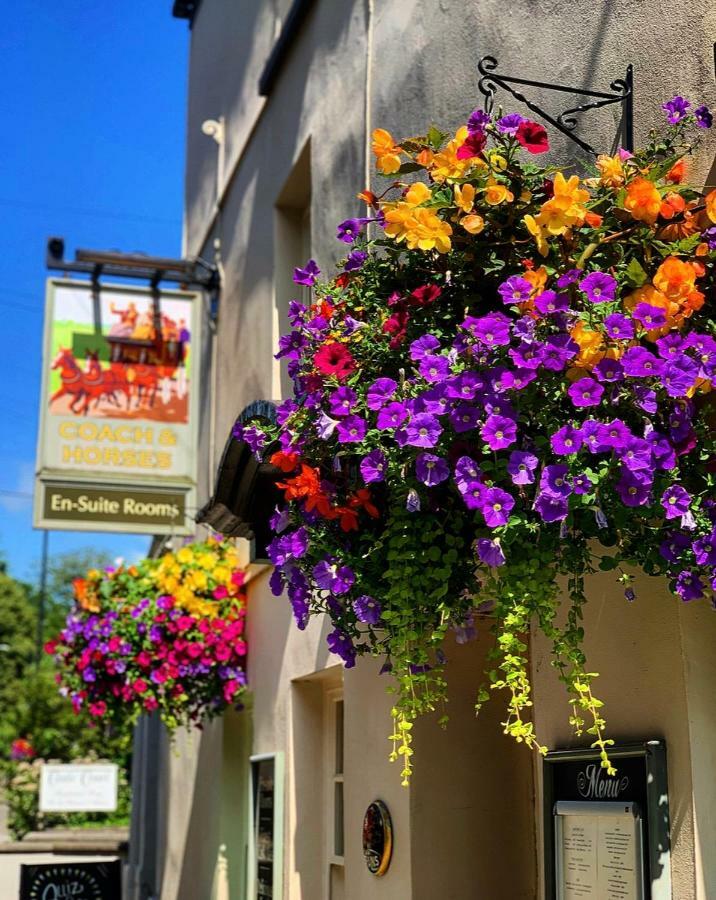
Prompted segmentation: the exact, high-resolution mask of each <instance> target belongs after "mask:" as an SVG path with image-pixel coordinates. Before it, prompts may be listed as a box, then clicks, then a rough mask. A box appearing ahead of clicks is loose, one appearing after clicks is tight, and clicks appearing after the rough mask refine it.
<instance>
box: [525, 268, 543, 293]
mask: <svg viewBox="0 0 716 900" xmlns="http://www.w3.org/2000/svg"><path fill="white" fill-rule="evenodd" d="M522 277H523V278H524V280H525V281H527V282H528V283H529V284H531V285H532V296H533V297H534V296H535V295H536V294H541V293H542V291H543V290H544V289H545V288H546V287H547V269H545V267H544V266H540V267H539V269H527V271H526V272H525V274H524V275H523V276H522Z"/></svg>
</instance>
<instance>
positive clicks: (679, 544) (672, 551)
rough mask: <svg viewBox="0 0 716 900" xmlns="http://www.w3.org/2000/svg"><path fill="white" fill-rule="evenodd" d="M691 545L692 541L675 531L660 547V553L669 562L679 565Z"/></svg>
mask: <svg viewBox="0 0 716 900" xmlns="http://www.w3.org/2000/svg"><path fill="white" fill-rule="evenodd" d="M689 544H690V541H689V539H688V538H687V537H686V535H685V534H679V532H678V531H674V532H672V533H671V534H670V535H669V536H668V537H667V539H666V540H665V541H663V542H662V544H661V545H660V546H659V553H660V554H661V556H663V557H664V559H665V560H666V561H667V562H670V563H678V562H679V560H680V559H681V556H682V554H683V552H684V550H686V548H687V547H688V546H689Z"/></svg>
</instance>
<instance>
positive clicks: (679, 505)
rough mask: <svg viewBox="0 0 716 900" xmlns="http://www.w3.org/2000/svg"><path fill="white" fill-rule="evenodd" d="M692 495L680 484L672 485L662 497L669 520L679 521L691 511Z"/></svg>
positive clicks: (662, 503)
mask: <svg viewBox="0 0 716 900" xmlns="http://www.w3.org/2000/svg"><path fill="white" fill-rule="evenodd" d="M690 504H691V495H690V494H689V492H688V491H687V490H686V489H685V488H683V487H681V485H680V484H672V486H671V487H669V488H667V489H666V490H665V491H664V493H663V494H662V495H661V505H662V506H663V507H664V513H665V516H666V518H667V519H678V518H680V517H681V516H685V515H686V513H688V511H689V505H690Z"/></svg>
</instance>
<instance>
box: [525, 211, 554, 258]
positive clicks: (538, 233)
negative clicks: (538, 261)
mask: <svg viewBox="0 0 716 900" xmlns="http://www.w3.org/2000/svg"><path fill="white" fill-rule="evenodd" d="M522 221H523V222H524V223H525V225H526V226H527V231H529V233H530V234H531V235H532V237H533V238H534V239H535V243H536V244H537V250H538V252H539V253H540V255H541V256H547V254H548V253H549V244H548V243H547V238H546V237H545V231H544V228H542V227H541V226H540V225H538V224H537V221H536V219H535V217H534V216H524V218H523V219H522Z"/></svg>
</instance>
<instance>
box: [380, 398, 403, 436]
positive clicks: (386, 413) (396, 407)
mask: <svg viewBox="0 0 716 900" xmlns="http://www.w3.org/2000/svg"><path fill="white" fill-rule="evenodd" d="M407 418H408V410H407V408H406V406H405V404H404V403H398V402H397V401H393V402H391V403H387V404H386V405H385V406H384V407H383V408H382V409H381V410H379V411H378V420H377V422H376V424H377V427H378V428H380V430H381V431H386V430H388V429H391V428H397V427H398V426H399V425H402V424H403V422H404V421H405V420H406V419H407Z"/></svg>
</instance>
